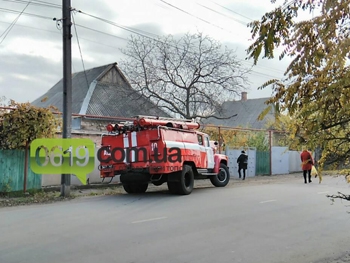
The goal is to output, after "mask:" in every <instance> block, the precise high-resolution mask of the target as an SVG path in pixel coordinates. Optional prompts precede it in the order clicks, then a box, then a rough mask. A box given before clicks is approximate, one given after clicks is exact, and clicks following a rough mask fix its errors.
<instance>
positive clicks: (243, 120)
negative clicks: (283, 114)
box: [203, 92, 276, 129]
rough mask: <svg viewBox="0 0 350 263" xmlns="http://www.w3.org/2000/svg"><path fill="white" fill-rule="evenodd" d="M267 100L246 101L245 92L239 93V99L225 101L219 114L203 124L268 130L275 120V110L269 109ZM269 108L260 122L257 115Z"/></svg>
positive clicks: (246, 95)
mask: <svg viewBox="0 0 350 263" xmlns="http://www.w3.org/2000/svg"><path fill="white" fill-rule="evenodd" d="M268 99H269V98H258V99H248V94H247V92H242V93H241V99H240V100H236V101H226V102H224V103H223V105H222V109H221V112H220V113H217V114H215V115H214V116H216V117H219V118H220V119H218V118H214V117H211V118H208V119H206V120H204V121H203V122H204V123H205V124H211V125H216V126H227V127H241V128H250V129H268V128H270V127H271V124H272V123H273V122H274V120H275V114H276V112H275V108H274V107H269V105H267V104H266V103H265V102H266V101H267V100H268ZM268 107H269V111H268V112H267V114H266V115H265V117H264V118H263V119H262V120H259V119H258V117H259V115H260V114H261V113H262V112H263V111H264V110H265V109H266V108H268Z"/></svg>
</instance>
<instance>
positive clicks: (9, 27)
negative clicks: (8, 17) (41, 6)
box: [0, 2, 30, 45]
mask: <svg viewBox="0 0 350 263" xmlns="http://www.w3.org/2000/svg"><path fill="white" fill-rule="evenodd" d="M29 5H30V2H28V3H27V5H26V6H25V7H24V9H23V10H22V12H21V13H20V14H19V15H18V16H17V17H16V18H15V20H13V22H12V23H11V24H10V25H9V26H8V27H7V28H6V29H5V31H4V33H2V34H1V35H0V38H1V37H2V36H4V37H3V39H2V40H1V41H0V45H1V44H2V42H4V40H5V39H6V37H7V35H8V34H9V33H10V31H11V30H12V28H13V27H14V26H15V24H16V23H17V21H18V19H19V18H20V17H21V15H22V14H23V12H24V11H25V10H26V9H27V7H28V6H29Z"/></svg>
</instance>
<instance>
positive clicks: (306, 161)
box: [300, 148, 314, 184]
mask: <svg viewBox="0 0 350 263" xmlns="http://www.w3.org/2000/svg"><path fill="white" fill-rule="evenodd" d="M300 159H301V169H302V170H303V176H304V183H305V184H307V181H306V175H308V177H309V183H311V182H312V181H311V169H312V166H313V165H314V160H313V158H312V156H311V153H310V152H309V151H308V150H307V149H306V148H304V150H303V151H302V153H301V154H300Z"/></svg>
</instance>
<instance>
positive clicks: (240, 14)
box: [211, 1, 254, 21]
mask: <svg viewBox="0 0 350 263" xmlns="http://www.w3.org/2000/svg"><path fill="white" fill-rule="evenodd" d="M211 2H212V3H214V4H216V5H218V6H220V7H221V8H224V9H226V10H228V11H230V12H232V13H235V14H236V15H239V16H241V17H244V18H246V19H248V20H250V21H253V20H254V19H252V18H250V17H247V16H245V15H242V14H240V13H237V12H236V11H233V10H231V9H229V8H227V7H225V6H222V5H219V4H218V3H216V2H213V1H211Z"/></svg>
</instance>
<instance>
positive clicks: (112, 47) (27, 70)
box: [0, 0, 288, 102]
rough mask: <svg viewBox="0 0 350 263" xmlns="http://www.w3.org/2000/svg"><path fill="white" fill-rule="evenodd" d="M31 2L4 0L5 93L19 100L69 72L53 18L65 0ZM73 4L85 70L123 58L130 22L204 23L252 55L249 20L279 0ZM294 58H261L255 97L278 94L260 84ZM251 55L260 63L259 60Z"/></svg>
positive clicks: (189, 27) (0, 42)
mask: <svg viewBox="0 0 350 263" xmlns="http://www.w3.org/2000/svg"><path fill="white" fill-rule="evenodd" d="M29 2H31V3H30V4H29V5H28V6H27V4H28V1H27V0H0V36H1V37H0V69H1V74H0V97H2V96H5V97H6V98H7V100H9V99H13V100H15V101H17V102H27V101H29V102H31V101H33V100H35V99H36V98H37V97H39V96H41V95H42V94H43V93H45V92H46V91H47V90H49V89H50V88H51V87H52V86H53V85H55V84H56V83H57V82H58V81H59V80H60V79H61V78H62V74H63V73H62V67H63V66H62V35H61V29H60V27H59V26H57V25H56V22H55V21H53V18H57V19H59V18H61V15H62V10H61V5H62V1H61V0H40V1H39V0H33V1H29ZM26 6H27V7H26ZM72 7H73V8H76V9H77V10H81V11H82V12H83V13H74V14H73V17H74V21H75V24H76V27H74V26H72V34H73V39H72V59H73V67H72V70H73V72H77V71H82V70H83V63H82V60H83V61H84V66H85V69H89V68H93V67H97V66H101V65H105V64H109V63H113V62H117V63H118V61H120V60H121V58H122V55H121V53H120V51H119V49H120V48H123V47H125V45H126V43H127V38H128V37H129V36H130V34H132V33H131V32H130V31H128V30H125V29H123V28H122V27H124V28H125V27H127V28H129V29H131V30H135V29H137V30H142V32H144V33H145V34H148V35H149V34H154V35H159V36H161V35H166V34H173V35H179V34H184V33H187V32H192V33H195V32H198V31H200V32H203V33H204V34H205V35H209V36H210V37H212V38H214V39H216V40H218V41H220V42H221V43H222V44H223V45H227V46H229V47H230V48H232V49H234V50H236V54H237V57H238V58H239V59H242V60H244V59H245V57H246V53H245V49H247V48H248V46H249V44H250V43H251V42H250V41H249V39H250V37H251V35H250V29H249V28H248V27H247V26H246V24H247V23H249V22H250V21H252V20H254V19H259V18H260V17H261V16H262V15H263V14H264V13H265V12H267V11H270V10H272V8H273V7H274V5H272V4H271V2H270V0H231V1H229V0H212V1H211V0H200V1H199V0H198V1H196V0H185V1H184V0H72ZM24 8H25V11H24V13H23V14H22V15H21V16H20V17H19V19H18V20H17V21H16V23H15V25H14V26H13V27H11V23H12V22H13V21H15V20H16V18H17V17H18V15H19V12H22V11H23V10H24ZM90 15H91V16H90ZM92 16H95V17H99V18H103V19H106V20H108V21H111V22H112V23H114V25H111V24H110V23H106V22H103V21H101V20H99V19H96V18H93V17H92ZM10 27H11V28H10ZM75 29H76V31H75ZM139 32H141V31H139ZM77 40H79V43H80V47H81V53H80V51H79V48H78V44H77ZM277 57H278V55H277ZM287 62H288V61H278V59H274V60H266V59H265V60H262V61H260V62H259V63H258V65H257V66H255V67H254V68H253V71H252V74H251V75H250V82H251V84H250V86H247V92H248V99H249V98H262V97H269V96H271V89H265V90H262V91H261V90H257V87H258V86H260V85H261V84H263V83H264V82H266V81H267V80H269V79H271V78H281V77H282V76H283V72H284V70H285V68H286V66H287V65H288V63H287ZM243 63H244V64H243V65H244V66H247V67H249V66H251V65H252V61H244V62H243Z"/></svg>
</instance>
